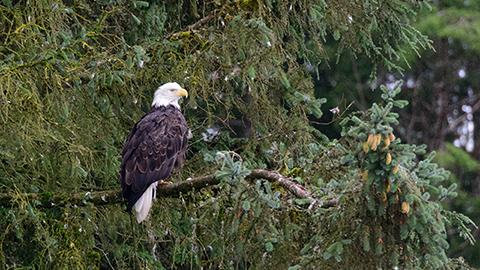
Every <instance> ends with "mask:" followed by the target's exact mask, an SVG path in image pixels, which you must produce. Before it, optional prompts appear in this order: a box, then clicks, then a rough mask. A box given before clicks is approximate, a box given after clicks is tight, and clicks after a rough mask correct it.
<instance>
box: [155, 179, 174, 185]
mask: <svg viewBox="0 0 480 270" xmlns="http://www.w3.org/2000/svg"><path fill="white" fill-rule="evenodd" d="M158 184H159V185H162V186H166V185H171V184H173V182H172V181H165V180H159V181H158Z"/></svg>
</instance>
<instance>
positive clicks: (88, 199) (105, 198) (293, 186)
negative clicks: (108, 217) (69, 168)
mask: <svg viewBox="0 0 480 270" xmlns="http://www.w3.org/2000/svg"><path fill="white" fill-rule="evenodd" d="M247 179H248V180H254V179H265V180H268V181H270V182H275V183H277V184H279V185H280V186H282V187H283V188H285V189H286V190H288V191H289V192H290V193H292V194H293V195H295V196H296V197H298V198H303V199H309V200H310V201H311V207H312V206H316V207H322V208H329V207H333V206H335V205H337V204H338V199H331V200H327V201H320V200H317V199H315V198H314V197H313V196H312V195H311V193H310V191H308V190H307V189H305V187H304V186H302V185H299V184H297V183H295V182H294V181H293V179H292V178H289V177H286V176H283V175H281V174H280V173H278V172H275V171H269V170H263V169H255V170H252V171H251V173H250V174H249V175H247ZM220 181H221V180H220V179H219V178H218V177H216V176H215V175H213V174H212V175H206V176H200V177H195V178H189V179H187V180H185V181H182V182H178V183H172V184H162V185H158V187H157V196H159V197H177V196H179V195H180V194H182V193H187V192H190V191H193V190H200V189H202V188H205V187H208V186H214V185H217V184H219V183H220ZM22 200H27V201H38V202H39V204H38V205H39V206H40V207H44V208H51V207H60V206H65V205H69V204H70V205H79V206H81V205H86V204H87V203H93V204H94V205H108V204H116V203H120V202H122V201H123V198H122V194H121V192H119V191H118V190H104V191H94V192H90V191H88V192H77V193H48V192H45V193H23V194H18V193H17V194H13V193H0V206H3V207H13V206H15V205H16V204H17V202H19V201H22Z"/></svg>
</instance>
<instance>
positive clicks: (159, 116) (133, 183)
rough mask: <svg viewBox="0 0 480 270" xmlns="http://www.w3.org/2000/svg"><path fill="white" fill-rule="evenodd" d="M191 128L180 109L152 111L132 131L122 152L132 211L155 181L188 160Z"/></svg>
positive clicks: (124, 183) (124, 185)
mask: <svg viewBox="0 0 480 270" xmlns="http://www.w3.org/2000/svg"><path fill="white" fill-rule="evenodd" d="M187 133H188V127H187V124H186V121H185V118H184V117H183V115H182V114H181V112H180V111H179V110H178V109H175V108H171V107H168V108H164V109H163V110H158V109H157V110H152V111H151V112H150V113H148V114H147V115H145V116H144V117H143V118H142V119H141V120H140V121H139V122H138V123H137V124H136V125H135V126H134V128H133V129H132V131H131V133H130V135H129V136H128V139H127V141H126V143H125V145H124V148H123V151H122V164H121V167H120V182H121V184H122V191H123V196H124V198H126V199H127V201H128V205H127V209H128V210H130V209H131V208H132V206H133V205H134V204H135V202H136V201H137V200H138V199H139V198H140V197H141V196H142V194H143V193H144V192H145V190H146V189H147V188H148V187H149V186H150V184H152V183H153V182H155V181H158V180H163V179H166V178H167V177H169V176H170V174H171V173H172V170H173V168H174V167H175V166H180V165H181V163H183V160H184V159H185V151H186V148H187Z"/></svg>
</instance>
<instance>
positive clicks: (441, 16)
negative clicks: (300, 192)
mask: <svg viewBox="0 0 480 270" xmlns="http://www.w3.org/2000/svg"><path fill="white" fill-rule="evenodd" d="M479 12H480V6H479V4H477V3H475V1H440V2H436V1H434V2H429V3H426V2H424V1H414V0H405V1H400V0H393V1H372V0H361V1H345V0H333V1H322V0H318V1H306V0H297V1H273V0H266V1H255V0H245V1H243V0H242V1H233V0H232V1H217V0H211V1H208V0H205V1H156V0H150V1H122V0H108V1H107V0H102V1H95V2H92V1H81V0H80V1H71V0H64V1H54V0H34V1H14V0H2V1H0V30H1V31H0V42H1V45H0V123H1V125H0V192H2V193H8V194H11V196H12V197H13V198H14V202H15V204H16V207H14V208H5V207H0V219H1V222H0V231H1V232H2V233H1V236H0V251H1V253H0V263H2V264H3V265H5V268H17V267H25V268H29V267H30V268H39V269H51V268H60V269H64V268H67V267H71V268H75V269H84V268H88V269H96V268H101V269H128V268H133V267H138V268H149V269H153V268H166V269H171V268H178V269H183V268H187V269H191V268H193V269H196V268H198V267H199V266H203V267H205V268H218V269H247V268H264V269H272V268H280V269H286V268H288V267H291V268H292V269H318V268H322V269H331V268H338V267H352V266H353V265H355V266H358V265H359V261H358V258H359V257H360V258H362V263H361V265H363V266H364V267H365V268H366V269H369V268H370V269H371V268H372V267H373V268H375V267H389V268H390V267H393V266H398V265H399V266H403V267H427V268H428V267H436V266H439V265H445V266H446V267H447V268H451V269H458V268H457V267H460V266H463V267H466V266H465V265H464V264H463V259H456V260H449V259H448V258H447V256H446V252H449V253H450V254H449V255H450V256H451V257H458V256H464V257H465V259H466V260H467V261H468V262H469V263H470V264H471V265H476V266H478V262H479V261H480V259H479V249H478V246H477V247H474V246H471V245H470V243H469V241H467V240H468V239H469V237H470V238H471V237H472V236H471V235H469V233H468V228H474V226H473V225H471V224H470V223H469V220H468V218H466V217H465V216H463V215H461V214H457V213H456V212H450V211H449V210H454V211H457V212H460V213H465V214H466V215H467V216H470V217H471V218H472V219H473V220H474V221H476V222H477V224H478V223H480V213H479V211H478V209H479V208H478V207H477V206H479V200H478V192H480V186H479V181H480V178H479V165H478V158H479V157H480V150H479V149H480V147H479V142H478V136H477V137H475V136H474V135H473V134H474V130H475V128H474V127H475V124H476V123H478V112H477V111H478V109H479V108H480V103H479V102H480V100H479V99H478V91H479V90H478V89H477V87H478V86H479V85H478V76H476V75H475V74H478V64H477V63H479V62H478V61H477V60H478V55H479V48H478V44H479V43H478V42H476V40H477V39H479V35H480V33H479V32H478V31H479V30H478V29H479V28H478V27H476V26H477V25H478V24H479V22H478V20H479V19H480V17H479V14H480V13H479ZM426 35H428V38H427V36H426ZM429 39H430V40H431V42H430V41H429ZM420 56H421V57H420ZM398 79H404V81H405V83H404V84H403V86H402V87H403V91H402V94H400V96H401V98H402V99H406V100H408V101H410V105H409V106H408V107H405V108H402V109H401V110H398V113H399V115H397V114H396V113H393V114H390V113H392V112H390V110H391V109H392V106H393V105H387V104H388V103H392V104H394V101H393V100H392V99H393V96H389V94H388V93H392V92H394V91H393V90H394V89H396V88H395V85H396V81H397V80H398ZM167 81H177V82H179V83H180V84H182V85H183V86H184V87H185V88H187V89H188V90H189V93H190V97H189V99H188V100H186V102H184V104H182V105H183V110H184V113H185V115H186V118H187V120H188V122H189V125H190V127H191V128H192V132H193V135H194V136H193V139H192V140H191V141H190V148H189V149H190V150H189V153H188V162H187V164H186V167H185V168H184V169H183V170H182V171H181V172H179V173H177V174H175V175H174V176H173V181H180V180H181V179H186V178H187V177H191V176H201V175H205V174H209V173H213V172H216V173H219V172H220V173H223V175H227V176H230V177H227V178H226V180H225V181H223V182H222V184H221V185H220V186H219V187H218V188H216V189H212V190H204V191H202V192H197V193H191V194H186V195H184V196H183V197H181V198H179V199H164V198H161V199H159V200H157V203H156V206H155V207H154V209H153V213H152V218H151V219H150V222H149V223H147V224H145V225H141V226H137V225H133V226H132V225H131V224H130V219H129V217H128V215H127V214H126V213H125V212H124V207H123V206H120V205H109V206H95V205H91V204H88V205H87V206H82V207H79V206H77V205H68V207H62V208H57V207H54V206H53V207H52V206H48V208H46V206H45V205H42V202H40V201H27V200H26V199H25V196H24V194H23V193H26V192H39V193H44V194H47V195H48V194H50V193H54V192H67V193H68V192H88V191H95V190H107V189H118V188H119V185H118V182H117V174H118V167H119V152H120V149H121V147H122V144H123V141H124V138H125V136H126V135H127V134H128V132H129V130H130V128H131V127H132V126H133V124H134V123H135V122H136V121H137V120H138V119H139V118H140V117H141V116H142V115H143V114H144V113H145V112H146V111H148V109H149V106H150V104H149V103H150V102H151V97H152V94H153V91H154V89H155V88H156V87H158V86H159V85H160V84H162V83H164V82H167ZM380 85H386V86H387V87H386V88H385V89H384V91H383V92H382V91H378V90H376V91H373V90H372V89H377V88H379V86H380ZM389 91H390V92H389ZM382 93H383V94H384V95H386V96H383V99H382V98H381V97H380V96H381V94H382ZM395 93H397V91H395ZM381 100H383V105H381V106H380V107H378V106H379V105H374V106H373V107H372V104H373V103H374V102H382V101H381ZM352 102H353V103H352ZM395 104H396V103H395ZM397 105H398V104H397ZM403 105H405V104H403ZM403 105H402V106H397V107H403ZM375 106H377V107H375ZM389 106H390V107H389ZM369 108H371V109H369ZM375 108H376V109H375ZM367 109H369V110H368V111H367ZM354 117H357V118H354ZM384 117H385V118H384ZM397 117H399V120H398V121H397ZM341 119H350V120H351V122H348V124H346V123H344V124H343V125H340V124H339V123H340V121H339V120H341ZM356 119H358V120H356ZM377 125H380V126H377ZM392 125H393V126H394V127H395V130H396V131H395V134H396V135H397V136H398V137H400V138H401V141H400V140H399V139H397V140H396V141H395V143H392V146H391V150H389V148H388V145H386V147H387V148H382V149H378V151H377V150H375V151H376V152H369V153H368V154H365V155H364V154H362V149H360V148H359V146H361V145H362V143H363V142H365V140H366V139H367V137H368V136H369V134H371V132H376V133H381V134H382V136H385V135H388V134H389V133H391V132H392V131H393V128H392ZM366 127H368V128H366ZM379 127H381V128H379ZM342 129H343V130H344V132H346V131H347V130H355V131H356V132H355V133H348V135H347V134H343V136H342V135H341V131H342ZM382 138H383V137H382ZM392 141H393V140H392ZM401 142H405V143H407V144H402V143H401ZM409 144H426V145H427V147H428V150H438V151H439V155H438V156H437V158H436V161H437V162H438V163H439V164H441V165H442V166H444V167H445V168H447V169H449V170H451V171H452V172H453V173H452V174H448V173H447V172H445V171H444V170H443V169H440V168H438V167H437V166H436V165H434V164H433V163H431V161H432V159H433V156H430V155H427V154H426V152H425V151H424V150H422V148H421V147H415V146H411V145H409ZM219 151H229V152H219ZM230 151H234V152H235V153H236V154H235V155H232V154H231V152H230ZM372 151H373V150H372ZM383 151H387V152H388V153H391V154H392V155H393V159H394V161H393V163H392V165H390V164H386V163H385V162H386V161H385V152H383ZM390 151H391V152H390ZM219 153H221V154H219ZM412 153H415V154H414V155H412ZM240 157H241V158H240ZM421 160H423V161H422V162H419V161H421ZM400 161H401V162H400ZM397 162H398V163H397ZM417 163H418V164H422V165H421V166H420V165H418V164H417ZM385 164H386V165H385ZM394 165H399V166H400V165H401V166H402V168H401V170H400V169H398V170H400V172H402V174H398V175H397V174H396V173H394V172H393V171H395V170H397V169H395V170H394V168H393V166H394ZM417 165H418V167H416V166H417ZM253 168H269V169H272V170H278V171H280V172H282V173H283V174H285V175H287V176H291V177H294V178H295V179H296V181H298V182H299V183H301V184H304V185H305V186H307V187H308V188H309V189H311V190H312V191H314V192H315V194H316V195H317V196H319V197H321V198H332V197H339V198H340V201H341V204H340V206H339V207H335V208H333V209H319V210H314V211H311V210H308V209H307V207H306V206H305V204H306V202H304V201H301V200H296V199H295V198H292V197H291V196H290V195H289V194H287V193H286V192H285V191H283V190H282V189H281V188H279V187H278V186H275V185H270V184H269V183H268V182H265V181H260V180H259V181H256V182H255V183H254V185H251V184H247V183H246V182H245V181H243V177H244V175H245V173H246V171H248V170H249V169H253ZM365 169H367V171H370V172H372V173H373V174H370V177H371V178H369V179H370V180H368V181H367V182H366V183H368V185H364V184H363V183H364V182H362V177H363V175H364V171H365ZM372 175H377V176H372ZM385 177H389V178H388V179H387V181H386V182H385ZM367 178H368V177H367ZM386 183H389V185H386ZM442 183H443V185H445V188H441V184H442ZM455 183H457V184H458V185H459V186H460V190H459V196H457V197H456V198H455V199H453V198H454V197H455V195H456V191H455V190H454V187H455V185H452V184H455ZM390 185H391V186H390ZM416 185H419V186H418V187H417V186H416ZM392 186H393V187H402V188H401V190H403V193H402V191H401V190H400V189H398V190H397V189H395V190H392ZM387 187H389V188H388V189H387ZM383 194H385V195H383ZM384 198H385V200H384ZM440 200H443V205H444V207H446V208H445V209H443V208H442V206H441V205H440V204H439V201H440ZM404 202H405V203H408V205H409V207H411V209H412V211H411V212H410V210H408V211H407V210H406V208H405V207H406V206H405V204H404ZM410 205H411V206H410ZM307 206H308V205H307ZM409 209H410V208H409ZM352 220H355V222H353V223H352ZM432 224H433V225H432ZM469 224H470V225H469ZM449 225H454V226H449ZM464 226H468V227H464ZM431 227H433V229H432V230H430V229H429V228H431ZM312 228H314V229H312ZM462 228H463V229H462ZM447 229H448V230H447ZM400 230H402V231H403V233H401V234H400ZM478 233H479V232H478V229H477V230H475V231H474V232H473V237H476V238H478ZM447 234H448V236H449V238H448V241H449V242H448V243H447V242H446V239H447V238H446V237H447ZM422 235H424V237H422ZM459 235H460V236H459ZM461 236H463V237H461ZM449 245H450V248H448V247H449ZM477 245H478V244H477ZM392 254H393V255H392Z"/></svg>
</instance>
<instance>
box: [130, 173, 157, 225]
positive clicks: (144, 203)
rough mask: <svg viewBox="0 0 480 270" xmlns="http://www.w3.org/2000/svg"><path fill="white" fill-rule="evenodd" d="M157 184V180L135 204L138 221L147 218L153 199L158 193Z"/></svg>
mask: <svg viewBox="0 0 480 270" xmlns="http://www.w3.org/2000/svg"><path fill="white" fill-rule="evenodd" d="M157 184H158V183H157V182H154V183H152V184H151V185H150V186H149V187H148V188H147V190H145V192H143V194H142V197H140V199H138V201H137V202H136V203H135V205H134V206H133V209H134V210H135V216H136V218H137V222H138V223H141V222H142V221H144V220H145V219H146V218H147V216H148V212H150V209H151V208H152V201H153V198H154V197H156V193H157V192H156V191H157Z"/></svg>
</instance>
